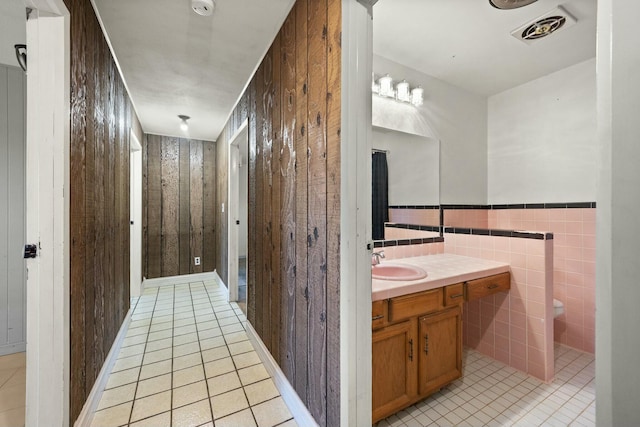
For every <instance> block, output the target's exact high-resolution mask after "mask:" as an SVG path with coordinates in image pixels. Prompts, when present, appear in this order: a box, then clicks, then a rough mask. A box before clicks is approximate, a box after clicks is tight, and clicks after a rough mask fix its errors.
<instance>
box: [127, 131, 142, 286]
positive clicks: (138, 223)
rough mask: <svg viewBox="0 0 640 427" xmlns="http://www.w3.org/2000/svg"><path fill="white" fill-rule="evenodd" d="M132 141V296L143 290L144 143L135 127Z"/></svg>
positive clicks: (130, 242) (130, 137)
mask: <svg viewBox="0 0 640 427" xmlns="http://www.w3.org/2000/svg"><path fill="white" fill-rule="evenodd" d="M129 142H130V144H129V145H130V159H131V160H130V162H129V169H130V181H129V182H130V186H131V187H130V193H129V199H130V202H129V219H130V224H131V226H130V233H131V234H130V236H131V239H130V240H129V245H130V256H129V259H130V271H129V287H130V296H132V297H139V296H140V293H141V292H142V144H140V141H139V140H138V137H137V136H136V134H135V132H134V131H133V129H130V130H129Z"/></svg>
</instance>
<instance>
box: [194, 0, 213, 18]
mask: <svg viewBox="0 0 640 427" xmlns="http://www.w3.org/2000/svg"><path fill="white" fill-rule="evenodd" d="M215 7H216V5H215V3H214V2H213V0H191V9H193V11H194V12H195V13H197V14H198V15H201V16H211V15H212V14H213V9H215Z"/></svg>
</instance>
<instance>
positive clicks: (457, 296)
mask: <svg viewBox="0 0 640 427" xmlns="http://www.w3.org/2000/svg"><path fill="white" fill-rule="evenodd" d="M462 296H464V294H455V295H449V298H451V299H455V298H460V297H462Z"/></svg>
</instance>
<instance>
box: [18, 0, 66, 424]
mask: <svg viewBox="0 0 640 427" xmlns="http://www.w3.org/2000/svg"><path fill="white" fill-rule="evenodd" d="M25 3H26V5H27V6H28V7H30V8H32V9H33V10H32V12H31V14H30V16H29V18H28V20H27V25H26V26H27V45H28V46H29V72H28V73H27V138H26V140H27V143H26V144H27V146H26V162H27V163H26V164H27V174H26V175H27V178H26V189H27V191H26V204H27V213H26V242H27V243H33V244H36V245H38V255H37V257H36V258H33V259H29V260H27V263H26V264H27V300H28V301H29V303H28V304H27V385H26V389H27V396H26V407H27V410H26V425H34V426H35V425H69V390H70V384H69V378H70V376H69V367H70V363H69V360H70V359H69V353H70V347H71V346H70V285H69V283H70V274H69V273H70V263H69V259H70V258H69V247H70V242H69V235H70V234H69V156H70V142H69V141H70V102H69V101H70V92H71V90H70V74H71V73H70V15H69V11H68V10H67V8H66V6H65V5H64V2H63V0H26V1H25Z"/></svg>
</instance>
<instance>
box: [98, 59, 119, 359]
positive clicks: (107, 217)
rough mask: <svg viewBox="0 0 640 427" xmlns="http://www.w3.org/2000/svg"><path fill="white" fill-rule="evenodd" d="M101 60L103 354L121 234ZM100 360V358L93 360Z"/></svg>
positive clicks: (109, 93)
mask: <svg viewBox="0 0 640 427" xmlns="http://www.w3.org/2000/svg"><path fill="white" fill-rule="evenodd" d="M102 55H103V59H102V60H103V61H104V62H105V63H106V64H107V73H106V75H105V76H104V79H103V82H104V84H105V85H106V87H105V90H106V96H105V104H104V110H103V118H102V119H103V123H104V130H105V137H104V140H103V141H102V145H103V147H104V148H103V150H104V157H103V158H102V159H101V161H102V162H103V177H102V182H103V187H104V189H103V191H104V205H103V215H102V218H103V228H104V232H103V233H104V234H103V242H104V258H103V266H104V270H103V277H102V283H103V298H102V300H103V304H102V307H103V318H102V319H101V322H100V323H102V325H103V328H104V333H103V336H102V347H103V351H104V352H105V357H106V353H107V352H108V351H109V350H108V349H109V347H111V343H110V342H109V338H110V337H111V336H112V334H113V330H114V327H115V323H116V322H117V320H116V319H115V316H113V314H114V312H115V283H114V281H115V272H116V271H115V245H116V239H120V238H121V236H119V235H115V232H116V229H115V227H114V225H115V216H117V215H118V214H119V213H118V212H116V211H115V206H116V203H115V196H116V192H115V186H116V185H117V184H118V183H117V182H116V181H115V177H116V174H115V172H114V170H115V166H116V165H115V162H116V146H115V145H116V135H115V133H116V131H115V117H114V112H115V111H114V110H115V102H114V101H115V84H114V78H113V72H114V69H115V67H114V66H113V65H111V64H110V63H108V62H107V58H106V55H108V51H107V50H106V49H104V50H103V51H102ZM96 362H97V363H99V361H96Z"/></svg>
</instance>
